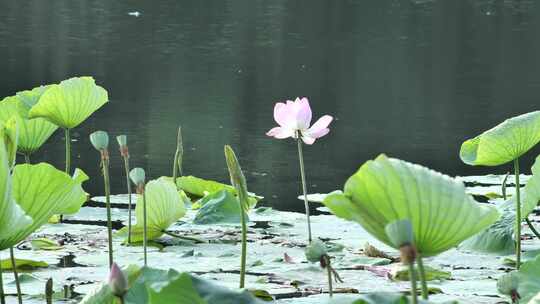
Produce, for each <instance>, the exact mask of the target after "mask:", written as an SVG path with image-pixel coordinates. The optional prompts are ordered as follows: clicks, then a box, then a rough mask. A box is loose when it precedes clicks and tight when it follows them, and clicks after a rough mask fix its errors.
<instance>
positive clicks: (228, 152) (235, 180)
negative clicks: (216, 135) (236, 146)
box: [225, 145, 248, 209]
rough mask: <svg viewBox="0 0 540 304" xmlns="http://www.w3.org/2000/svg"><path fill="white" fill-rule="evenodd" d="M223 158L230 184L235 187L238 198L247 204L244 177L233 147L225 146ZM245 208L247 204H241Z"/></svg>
mask: <svg viewBox="0 0 540 304" xmlns="http://www.w3.org/2000/svg"><path fill="white" fill-rule="evenodd" d="M225 160H226V161H227V167H228V168H229V175H230V176H231V184H232V185H233V186H234V187H235V188H236V192H237V194H238V198H239V200H240V202H241V203H243V204H247V202H248V201H247V200H248V192H247V183H246V177H245V176H244V173H243V172H242V168H240V164H239V163H238V158H236V155H235V154H234V151H233V149H232V148H231V147H230V146H228V145H227V146H225ZM243 207H244V209H247V207H248V206H243Z"/></svg>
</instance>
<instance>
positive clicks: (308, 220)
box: [297, 132, 311, 244]
mask: <svg viewBox="0 0 540 304" xmlns="http://www.w3.org/2000/svg"><path fill="white" fill-rule="evenodd" d="M297 138H298V140H297V142H298V159H299V161H300V176H301V178H302V191H303V194H304V206H305V208H306V219H307V228H308V244H309V243H311V220H310V218H309V202H308V198H307V185H306V173H305V170H304V154H303V153H302V139H301V138H300V135H299V134H298V132H297Z"/></svg>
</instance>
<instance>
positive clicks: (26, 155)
mask: <svg viewBox="0 0 540 304" xmlns="http://www.w3.org/2000/svg"><path fill="white" fill-rule="evenodd" d="M24 162H25V163H27V164H30V154H28V153H24Z"/></svg>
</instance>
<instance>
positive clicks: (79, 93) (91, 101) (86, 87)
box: [29, 77, 109, 129]
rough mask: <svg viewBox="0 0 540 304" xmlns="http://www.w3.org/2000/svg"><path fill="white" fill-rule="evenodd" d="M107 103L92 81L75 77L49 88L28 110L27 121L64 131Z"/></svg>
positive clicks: (101, 90) (106, 98)
mask: <svg viewBox="0 0 540 304" xmlns="http://www.w3.org/2000/svg"><path fill="white" fill-rule="evenodd" d="M108 101H109V97H108V94H107V91H106V90H105V89H104V88H102V87H100V86H98V85H96V83H95V81H94V78H92V77H75V78H70V79H67V80H64V81H62V82H61V83H60V84H54V85H51V86H50V87H49V88H48V89H47V90H46V91H45V92H44V93H43V95H42V96H41V98H39V101H38V102H37V103H36V104H35V105H34V106H33V107H32V108H31V109H30V113H29V117H30V118H36V117H42V118H45V119H47V120H48V121H50V122H52V123H54V124H56V125H58V126H60V127H62V128H67V129H72V128H74V127H76V126H78V125H79V124H81V123H82V122H83V121H84V120H85V119H87V118H88V117H89V116H90V115H92V113H94V112H95V111H97V110H98V109H99V108H101V107H102V106H103V105H104V104H105V103H107V102H108Z"/></svg>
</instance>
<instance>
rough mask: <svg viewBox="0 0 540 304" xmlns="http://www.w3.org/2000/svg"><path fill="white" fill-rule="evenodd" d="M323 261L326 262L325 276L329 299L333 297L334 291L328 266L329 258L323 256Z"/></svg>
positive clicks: (330, 269) (330, 268)
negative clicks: (326, 277)
mask: <svg viewBox="0 0 540 304" xmlns="http://www.w3.org/2000/svg"><path fill="white" fill-rule="evenodd" d="M323 259H325V260H326V274H327V276H328V294H329V295H330V297H333V296H334V289H333V288H332V267H331V266H330V257H329V256H328V255H325V256H324V257H323Z"/></svg>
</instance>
